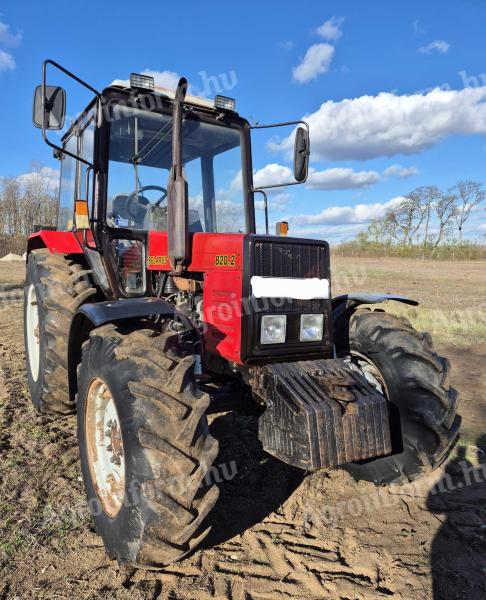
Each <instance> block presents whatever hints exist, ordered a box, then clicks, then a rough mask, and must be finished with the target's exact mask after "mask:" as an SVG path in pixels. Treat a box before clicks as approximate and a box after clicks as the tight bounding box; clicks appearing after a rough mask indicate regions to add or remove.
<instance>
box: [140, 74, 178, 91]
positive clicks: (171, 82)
mask: <svg viewBox="0 0 486 600" xmlns="http://www.w3.org/2000/svg"><path fill="white" fill-rule="evenodd" d="M142 75H148V76H149V77H153V78H154V81H155V85H157V86H159V87H163V88H168V89H169V90H175V89H176V88H177V84H178V83H179V79H180V78H181V77H180V75H179V74H178V73H176V72H174V71H152V69H145V70H143V71H142Z"/></svg>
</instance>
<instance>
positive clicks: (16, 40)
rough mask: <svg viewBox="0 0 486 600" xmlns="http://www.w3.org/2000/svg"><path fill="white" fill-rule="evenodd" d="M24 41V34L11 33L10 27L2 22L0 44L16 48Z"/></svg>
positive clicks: (0, 22) (0, 24) (0, 25)
mask: <svg viewBox="0 0 486 600" xmlns="http://www.w3.org/2000/svg"><path fill="white" fill-rule="evenodd" d="M21 41H22V34H21V33H20V32H17V33H11V32H10V26H9V25H7V24H6V23H2V21H0V44H3V45H4V46H8V47H10V48H15V46H18V45H19V44H20V42H21Z"/></svg>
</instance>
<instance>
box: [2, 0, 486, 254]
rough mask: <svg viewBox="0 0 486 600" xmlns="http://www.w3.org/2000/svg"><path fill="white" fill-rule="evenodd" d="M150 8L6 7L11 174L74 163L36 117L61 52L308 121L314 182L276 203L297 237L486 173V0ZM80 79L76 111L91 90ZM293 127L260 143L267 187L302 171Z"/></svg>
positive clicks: (5, 158) (257, 159)
mask: <svg viewBox="0 0 486 600" xmlns="http://www.w3.org/2000/svg"><path fill="white" fill-rule="evenodd" d="M140 9H142V10H139V9H138V7H137V5H136V4H134V3H132V2H130V3H129V2H124V1H118V2H116V3H115V2H104V3H100V2H97V3H94V2H91V1H86V2H83V3H80V2H70V3H66V2H58V1H56V0H53V1H51V2H49V3H47V4H45V3H44V4H41V3H34V2H29V3H22V2H13V1H10V0H7V1H2V2H1V3H0V90H1V91H2V92H3V93H2V94H1V96H0V102H1V109H2V110H0V131H1V132H2V135H1V142H0V177H2V176H25V174H27V173H29V170H30V169H31V165H32V163H33V161H34V162H37V163H41V164H43V165H44V166H45V167H46V169H45V172H46V173H47V174H49V173H52V172H55V171H56V170H57V168H58V163H57V161H55V160H54V159H53V158H52V153H51V151H50V149H49V148H48V147H47V146H46V145H45V144H44V143H43V142H42V139H41V135H40V132H39V131H38V130H37V129H35V128H34V127H33V126H32V94H33V90H34V87H35V85H37V84H38V83H40V77H41V63H42V61H43V60H44V59H45V58H51V59H54V60H56V61H58V62H60V63H61V64H63V65H64V66H66V67H67V68H68V69H70V70H72V71H73V72H75V73H76V74H78V75H79V76H80V77H82V78H83V79H85V80H86V81H87V82H88V83H90V84H91V85H92V86H93V87H95V88H97V89H101V88H103V87H105V86H106V85H108V84H109V83H110V82H111V81H113V80H114V79H127V78H128V76H129V74H130V73H131V72H143V71H147V72H148V71H151V72H153V73H154V74H155V76H156V79H157V80H158V81H159V82H161V83H164V84H165V85H168V86H174V85H175V83H176V82H177V79H178V77H179V76H180V75H184V76H185V77H187V78H188V80H189V82H190V84H191V91H192V92H193V93H197V94H201V95H206V96H208V97H213V96H214V95H215V94H216V93H218V92H219V93H223V94H225V95H227V96H232V97H234V98H236V102H237V110H238V111H239V113H240V114H241V115H242V116H244V117H246V118H247V119H249V120H250V122H252V123H253V122H259V123H269V122H276V121H285V120H291V119H300V118H305V119H306V120H307V121H308V122H309V123H310V126H311V169H310V176H309V180H308V182H307V184H305V185H301V186H295V187H289V188H285V189H283V190H280V191H278V192H276V193H273V194H272V195H271V196H270V207H271V210H270V217H271V221H275V220H277V219H281V218H286V219H288V221H289V223H290V230H291V233H292V234H294V235H306V236H310V237H319V238H325V239H329V241H331V242H336V241H340V240H346V239H350V238H352V237H353V236H354V235H355V234H356V233H357V232H359V231H362V230H365V229H366V227H367V224H368V223H369V221H370V219H371V218H373V217H380V216H382V215H383V214H384V211H385V210H386V208H387V207H388V206H393V204H394V203H396V202H397V198H398V199H399V198H401V197H402V196H403V195H404V194H406V193H408V192H409V191H411V190H413V189H414V188H415V187H417V186H421V185H436V186H438V187H440V188H444V189H447V188H448V187H450V186H451V185H453V184H454V183H455V182H456V181H458V180H460V179H472V180H475V181H478V182H481V183H483V182H486V181H485V176H484V173H485V165H486V104H485V99H486V58H485V57H486V36H485V35H484V31H485V26H486V3H485V2H483V1H481V0H462V1H454V0H453V1H447V2H444V0H442V1H436V0H431V1H428V2H423V1H422V2H418V1H415V0H411V1H410V0H409V1H407V2H400V3H399V2H389V1H388V2H386V1H382V0H379V1H373V0H370V1H368V2H359V1H358V0H355V1H346V0H341V1H339V2H331V1H307V2H301V3H295V2H291V1H281V2H277V1H273V0H267V1H265V2H261V1H259V2H255V1H254V0H246V1H245V2H231V3H230V2H220V1H219V0H218V1H211V2H205V3H202V2H196V1H191V0H186V2H183V3H182V2H181V3H164V2H153V3H144V4H143V7H142V6H141V5H140ZM53 83H59V84H60V85H63V84H64V83H65V82H64V81H59V82H57V81H56V82H53ZM66 88H67V92H68V114H74V113H75V112H78V111H80V110H81V109H82V108H83V107H84V105H86V104H87V103H88V101H89V99H90V95H89V94H88V93H85V92H80V91H79V90H77V89H75V88H73V87H71V86H68V85H66ZM275 133H278V132H277V131H272V136H273V135H274V134H275ZM288 133H289V132H288V130H284V131H282V132H281V135H280V137H277V138H276V137H272V139H271V140H270V142H269V140H268V139H264V138H262V137H261V136H259V137H256V136H255V139H254V142H253V149H254V169H255V172H256V173H257V177H256V179H257V180H258V181H264V182H265V183H269V182H274V181H281V179H278V177H281V176H282V175H284V176H285V175H286V174H288V172H289V171H288V169H289V167H291V161H290V155H289V151H288V149H289V141H288V140H287V136H288ZM50 169H52V170H54V171H50ZM485 204H486V203H485ZM485 217H486V212H485V206H484V204H483V207H481V208H479V209H478V210H475V211H473V213H472V214H471V218H470V220H469V221H468V223H467V224H466V226H465V228H464V234H465V236H467V237H468V238H470V239H478V238H479V236H482V235H484V234H485V233H486V218H485ZM261 222H262V220H261V216H260V218H259V223H261Z"/></svg>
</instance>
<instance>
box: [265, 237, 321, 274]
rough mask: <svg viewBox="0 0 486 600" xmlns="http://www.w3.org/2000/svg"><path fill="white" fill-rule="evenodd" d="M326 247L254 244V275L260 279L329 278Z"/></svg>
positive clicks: (272, 243)
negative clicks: (260, 277)
mask: <svg viewBox="0 0 486 600" xmlns="http://www.w3.org/2000/svg"><path fill="white" fill-rule="evenodd" d="M327 253H328V250H327V247H326V246H324V245H322V246H317V245H309V244H295V243H275V242H265V241H260V242H256V243H255V267H254V268H255V273H254V274H255V275H260V276H262V277H295V278H307V277H318V278H319V279H325V278H327V277H328V276H329V274H328V272H327V264H328V256H327Z"/></svg>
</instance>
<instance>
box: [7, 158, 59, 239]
mask: <svg viewBox="0 0 486 600" xmlns="http://www.w3.org/2000/svg"><path fill="white" fill-rule="evenodd" d="M53 178H54V176H53V175H52V173H51V171H50V170H49V169H46V168H43V167H41V166H40V165H37V166H35V168H33V170H32V171H31V172H30V173H28V174H26V175H22V176H20V177H5V178H3V179H2V181H1V185H0V234H1V235H4V236H5V235H6V236H28V235H29V234H31V233H32V232H33V230H34V225H36V224H39V225H55V223H56V219H57V199H56V197H55V182H54V181H53Z"/></svg>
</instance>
